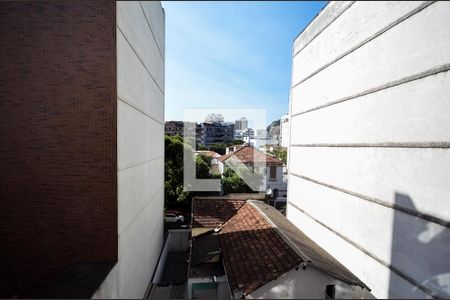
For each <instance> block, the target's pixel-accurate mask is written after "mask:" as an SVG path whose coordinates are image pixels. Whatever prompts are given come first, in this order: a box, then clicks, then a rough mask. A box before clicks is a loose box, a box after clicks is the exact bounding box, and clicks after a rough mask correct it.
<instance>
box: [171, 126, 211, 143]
mask: <svg viewBox="0 0 450 300" xmlns="http://www.w3.org/2000/svg"><path fill="white" fill-rule="evenodd" d="M185 125H186V126H185ZM185 127H186V133H185ZM164 133H165V134H166V135H168V136H175V135H177V134H178V135H179V136H181V137H184V136H185V134H187V136H192V137H195V142H196V144H202V139H203V127H202V126H201V124H197V123H195V122H183V121H167V122H165V124H164Z"/></svg>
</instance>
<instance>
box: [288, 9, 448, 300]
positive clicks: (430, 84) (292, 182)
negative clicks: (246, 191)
mask: <svg viewBox="0 0 450 300" xmlns="http://www.w3.org/2000/svg"><path fill="white" fill-rule="evenodd" d="M449 16H450V3H448V2H436V3H430V2H424V1H418V2H355V3H352V2H331V3H329V5H328V6H327V7H326V8H325V9H324V10H323V11H322V12H321V14H320V15H319V16H318V17H317V18H316V19H315V20H314V21H313V22H312V23H311V24H310V25H309V26H308V28H307V29H306V30H305V31H304V32H303V33H302V34H301V35H300V36H299V37H298V38H297V39H296V40H295V42H294V48H293V71H292V91H291V103H290V113H289V114H290V123H291V130H290V132H291V138H290V147H289V159H288V162H289V172H290V175H289V191H288V206H287V216H288V218H289V219H290V220H291V221H292V222H293V223H294V224H296V225H297V226H298V227H299V228H301V230H303V231H304V232H305V233H306V234H308V235H309V236H310V237H311V238H312V239H313V240H315V241H316V242H317V243H318V244H319V245H320V246H322V247H323V248H325V249H326V250H327V251H328V252H330V253H331V254H332V255H333V256H335V257H336V258H337V259H338V260H339V261H340V262H341V263H343V264H344V265H345V266H346V267H347V268H349V269H350V270H351V271H352V272H353V273H355V274H356V275H357V276H358V277H359V278H360V279H361V280H362V281H364V282H365V283H366V284H367V285H368V286H369V287H370V288H371V289H372V293H373V294H374V296H375V297H378V298H404V297H413V298H417V297H426V298H430V297H433V296H441V297H445V298H448V297H450V260H449V259H448V257H450V246H449V245H450V229H449V227H450V222H449V221H450V202H449V200H450V186H449V183H450V172H449V170H450V151H449V146H450V130H449V129H450V101H449V100H450V98H449V95H450V74H449V71H448V70H449V69H450V18H449Z"/></svg>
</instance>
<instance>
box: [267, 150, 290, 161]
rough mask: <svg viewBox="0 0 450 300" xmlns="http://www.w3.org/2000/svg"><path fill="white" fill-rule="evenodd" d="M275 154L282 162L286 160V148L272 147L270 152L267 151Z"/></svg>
mask: <svg viewBox="0 0 450 300" xmlns="http://www.w3.org/2000/svg"><path fill="white" fill-rule="evenodd" d="M269 153H271V154H273V155H275V157H276V158H278V159H279V160H281V161H282V162H283V163H284V164H286V162H287V150H286V149H274V150H273V151H272V152H269Z"/></svg>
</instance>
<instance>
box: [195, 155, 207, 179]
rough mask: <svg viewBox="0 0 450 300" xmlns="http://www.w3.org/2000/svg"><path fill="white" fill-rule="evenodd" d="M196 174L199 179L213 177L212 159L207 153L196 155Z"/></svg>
mask: <svg viewBox="0 0 450 300" xmlns="http://www.w3.org/2000/svg"><path fill="white" fill-rule="evenodd" d="M195 168H196V176H197V178H199V179H208V178H211V176H210V174H209V170H210V169H211V159H210V157H209V156H206V155H197V156H196V157H195Z"/></svg>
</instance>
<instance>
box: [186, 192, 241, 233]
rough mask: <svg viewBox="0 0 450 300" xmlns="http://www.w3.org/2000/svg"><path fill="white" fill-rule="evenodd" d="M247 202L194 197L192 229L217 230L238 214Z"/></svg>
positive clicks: (223, 198)
mask: <svg viewBox="0 0 450 300" xmlns="http://www.w3.org/2000/svg"><path fill="white" fill-rule="evenodd" d="M245 200H246V199H245ZM245 200H239V199H229V198H225V197H217V198H214V197H203V198H202V197H194V198H193V199H192V227H193V228H216V227H219V226H221V225H222V224H223V223H225V222H226V221H227V220H228V219H230V218H231V217H232V216H233V215H234V214H235V213H236V211H237V210H238V209H239V208H240V207H241V206H242V205H243V204H244V203H245Z"/></svg>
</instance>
